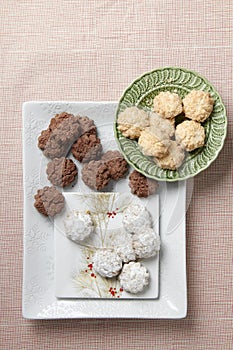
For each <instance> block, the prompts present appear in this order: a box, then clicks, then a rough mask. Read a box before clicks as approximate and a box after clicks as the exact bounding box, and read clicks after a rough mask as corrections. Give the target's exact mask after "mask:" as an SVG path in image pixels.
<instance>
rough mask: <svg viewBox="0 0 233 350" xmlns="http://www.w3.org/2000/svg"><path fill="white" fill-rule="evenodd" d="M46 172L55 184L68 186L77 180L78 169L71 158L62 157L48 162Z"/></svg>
mask: <svg viewBox="0 0 233 350" xmlns="http://www.w3.org/2000/svg"><path fill="white" fill-rule="evenodd" d="M46 173H47V176H48V180H49V181H50V182H51V183H52V184H53V185H55V186H61V187H66V186H69V185H70V184H72V183H73V182H74V181H75V178H76V176H77V174H78V170H77V167H76V165H75V164H74V162H73V161H72V160H71V159H67V158H65V157H61V158H55V159H53V160H52V161H51V162H49V163H48V165H47V169H46Z"/></svg>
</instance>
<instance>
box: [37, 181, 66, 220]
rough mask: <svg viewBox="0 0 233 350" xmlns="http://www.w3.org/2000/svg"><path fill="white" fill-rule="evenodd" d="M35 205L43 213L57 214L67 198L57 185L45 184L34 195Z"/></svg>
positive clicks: (48, 214) (47, 214)
mask: <svg viewBox="0 0 233 350" xmlns="http://www.w3.org/2000/svg"><path fill="white" fill-rule="evenodd" d="M34 198H35V203H34V207H35V208H36V209H37V210H38V211H39V212H40V213H41V214H43V215H46V216H55V215H56V214H58V213H60V212H61V211H62V209H63V207H64V205H65V199H64V197H63V195H62V194H61V192H59V191H58V190H57V189H56V188H55V187H53V186H52V187H49V186H45V187H43V188H42V189H40V190H38V191H37V194H36V195H35V196H34Z"/></svg>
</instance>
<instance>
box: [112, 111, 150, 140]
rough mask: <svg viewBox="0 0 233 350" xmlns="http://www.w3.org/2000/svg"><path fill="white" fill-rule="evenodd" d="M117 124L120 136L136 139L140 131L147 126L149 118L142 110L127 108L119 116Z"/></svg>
mask: <svg viewBox="0 0 233 350" xmlns="http://www.w3.org/2000/svg"><path fill="white" fill-rule="evenodd" d="M117 124H118V130H119V131H120V132H121V133H122V135H124V136H125V137H129V138H130V139H137V138H139V136H140V135H141V131H142V130H144V129H145V128H146V127H147V126H149V116H148V114H147V113H146V112H145V111H144V110H143V109H139V108H137V107H129V108H126V109H125V110H124V111H123V112H121V113H120V114H119V116H118V119H117Z"/></svg>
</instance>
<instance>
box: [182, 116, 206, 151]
mask: <svg viewBox="0 0 233 350" xmlns="http://www.w3.org/2000/svg"><path fill="white" fill-rule="evenodd" d="M175 135H176V140H177V142H179V143H180V144H181V145H182V146H183V147H184V148H185V149H186V151H193V150H194V149H196V148H199V147H202V146H204V143H205V129H204V127H203V126H202V125H201V124H200V123H198V122H195V121H194V120H185V121H184V122H182V123H180V124H178V125H177V127H176V133H175Z"/></svg>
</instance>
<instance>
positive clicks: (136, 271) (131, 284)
mask: <svg viewBox="0 0 233 350" xmlns="http://www.w3.org/2000/svg"><path fill="white" fill-rule="evenodd" d="M149 279H150V274H149V271H148V270H147V268H146V267H145V266H143V265H142V264H141V263H140V262H134V261H131V262H129V263H128V264H124V266H123V269H122V271H121V273H120V275H119V281H120V284H121V286H122V288H123V289H124V290H125V291H126V292H129V293H133V294H137V293H140V292H142V291H143V289H144V288H145V287H146V286H147V285H148V284H149Z"/></svg>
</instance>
